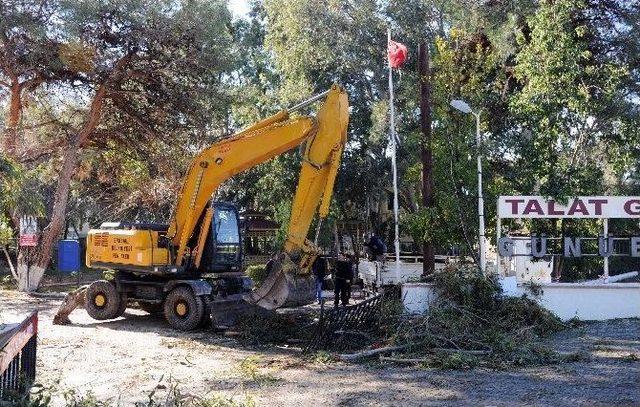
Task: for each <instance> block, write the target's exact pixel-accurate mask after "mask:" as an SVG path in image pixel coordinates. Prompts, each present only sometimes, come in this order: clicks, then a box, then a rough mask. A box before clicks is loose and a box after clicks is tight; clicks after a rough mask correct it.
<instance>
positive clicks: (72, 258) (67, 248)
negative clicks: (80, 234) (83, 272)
mask: <svg viewBox="0 0 640 407" xmlns="http://www.w3.org/2000/svg"><path fill="white" fill-rule="evenodd" d="M58 271H60V272H61V273H72V272H74V271H80V242H78V241H77V240H60V241H58Z"/></svg>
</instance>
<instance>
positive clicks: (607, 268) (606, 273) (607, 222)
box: [602, 218, 611, 283]
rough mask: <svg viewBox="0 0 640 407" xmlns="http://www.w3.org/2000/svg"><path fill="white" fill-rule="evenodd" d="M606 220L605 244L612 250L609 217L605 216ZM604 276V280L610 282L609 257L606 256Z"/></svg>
mask: <svg viewBox="0 0 640 407" xmlns="http://www.w3.org/2000/svg"><path fill="white" fill-rule="evenodd" d="M603 220H604V222H603V223H604V244H606V245H607V250H611V248H610V247H608V245H609V219H607V218H605V219H603ZM602 277H603V278H604V282H605V283H608V282H609V257H605V258H604V275H603V276H602Z"/></svg>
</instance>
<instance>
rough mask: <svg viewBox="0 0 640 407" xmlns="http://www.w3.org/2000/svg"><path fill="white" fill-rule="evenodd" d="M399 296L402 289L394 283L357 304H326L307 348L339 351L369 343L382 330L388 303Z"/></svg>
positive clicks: (309, 350)
mask: <svg viewBox="0 0 640 407" xmlns="http://www.w3.org/2000/svg"><path fill="white" fill-rule="evenodd" d="M399 298H400V290H399V289H398V287H396V286H391V287H385V290H384V291H383V292H382V293H381V294H378V295H375V296H373V297H370V298H368V299H366V300H364V301H362V302H360V303H358V304H355V305H349V306H346V307H338V308H325V307H324V305H323V306H322V308H321V309H320V320H319V322H318V327H317V329H316V331H315V332H314V335H313V337H312V338H311V341H310V342H309V344H308V345H307V347H306V348H305V349H304V351H305V352H314V351H318V350H333V351H339V350H347V349H356V348H361V347H363V346H365V345H367V344H368V343H370V342H371V341H373V340H374V337H375V335H376V333H377V331H378V328H379V326H380V318H381V316H382V310H383V306H384V304H385V303H387V302H388V301H391V300H395V299H399Z"/></svg>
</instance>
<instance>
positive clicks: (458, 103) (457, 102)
mask: <svg viewBox="0 0 640 407" xmlns="http://www.w3.org/2000/svg"><path fill="white" fill-rule="evenodd" d="M449 104H450V105H451V107H453V108H454V109H456V110H459V111H461V112H462V113H472V112H473V111H472V110H471V107H470V106H469V105H468V104H467V102H465V101H464V100H461V99H454V100H452V101H451V103H449Z"/></svg>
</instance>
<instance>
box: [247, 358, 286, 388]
mask: <svg viewBox="0 0 640 407" xmlns="http://www.w3.org/2000/svg"><path fill="white" fill-rule="evenodd" d="M260 361H261V359H260V357H258V356H248V357H246V358H244V359H243V360H242V362H240V364H239V365H238V372H239V373H240V377H241V378H242V380H243V381H245V382H250V383H255V384H257V385H258V386H270V385H273V384H275V383H277V382H278V381H280V379H278V378H277V377H275V376H273V375H272V374H271V373H263V372H262V369H261V368H260V366H259V363H260Z"/></svg>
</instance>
